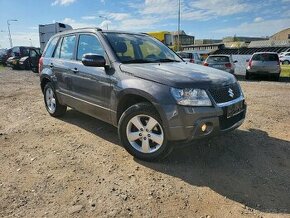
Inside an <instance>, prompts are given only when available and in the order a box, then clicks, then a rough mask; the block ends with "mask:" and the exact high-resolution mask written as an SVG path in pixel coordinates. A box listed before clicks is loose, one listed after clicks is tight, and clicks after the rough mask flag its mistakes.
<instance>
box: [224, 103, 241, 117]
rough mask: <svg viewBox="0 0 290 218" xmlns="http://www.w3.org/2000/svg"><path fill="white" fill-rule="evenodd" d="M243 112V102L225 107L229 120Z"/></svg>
mask: <svg viewBox="0 0 290 218" xmlns="http://www.w3.org/2000/svg"><path fill="white" fill-rule="evenodd" d="M243 110H244V101H240V102H238V103H235V104H232V105H230V106H228V107H227V118H231V117H233V116H235V115H237V114H239V113H241V112H242V111H243Z"/></svg>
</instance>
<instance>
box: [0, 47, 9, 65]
mask: <svg viewBox="0 0 290 218" xmlns="http://www.w3.org/2000/svg"><path fill="white" fill-rule="evenodd" d="M6 53H7V50H6V49H0V64H3V60H4V57H5V56H6Z"/></svg>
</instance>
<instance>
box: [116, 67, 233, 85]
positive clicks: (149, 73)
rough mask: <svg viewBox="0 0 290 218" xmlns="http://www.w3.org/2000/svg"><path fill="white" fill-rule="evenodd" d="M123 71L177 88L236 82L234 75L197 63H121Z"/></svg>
mask: <svg viewBox="0 0 290 218" xmlns="http://www.w3.org/2000/svg"><path fill="white" fill-rule="evenodd" d="M120 69H121V71H122V72H126V73H129V74H131V75H133V76H135V77H139V78H142V79H146V80H151V81H154V82H157V83H161V84H164V85H168V86H171V87H176V88H190V87H194V88H209V87H214V86H225V85H228V84H232V83H234V82H236V79H235V77H234V76H233V75H231V74H229V73H227V72H225V71H221V70H217V69H214V68H210V67H205V66H201V65H197V64H192V63H186V62H180V63H176V62H173V63H145V64H143V63H142V64H121V65H120Z"/></svg>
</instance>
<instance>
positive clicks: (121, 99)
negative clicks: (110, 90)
mask: <svg viewBox="0 0 290 218" xmlns="http://www.w3.org/2000/svg"><path fill="white" fill-rule="evenodd" d="M141 102H147V103H149V104H151V105H152V107H153V109H154V110H155V111H156V112H157V114H158V115H159V117H160V119H161V120H162V122H163V123H164V124H165V125H166V123H165V122H164V118H165V117H164V115H163V112H162V109H161V107H160V106H159V104H158V103H157V102H158V101H157V99H155V98H154V97H153V96H151V95H150V94H148V93H147V92H144V91H142V90H136V89H130V90H126V91H124V92H123V93H121V94H120V95H119V96H118V101H117V104H116V105H115V106H116V117H115V119H114V120H115V121H116V125H118V122H119V120H120V117H121V116H122V114H123V113H124V111H126V110H127V109H128V108H129V107H131V106H132V105H134V104H138V103H141Z"/></svg>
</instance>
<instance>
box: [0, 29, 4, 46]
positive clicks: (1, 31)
mask: <svg viewBox="0 0 290 218" xmlns="http://www.w3.org/2000/svg"><path fill="white" fill-rule="evenodd" d="M0 33H5V31H4V30H0ZM1 47H2V46H1V44H0V48H1Z"/></svg>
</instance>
